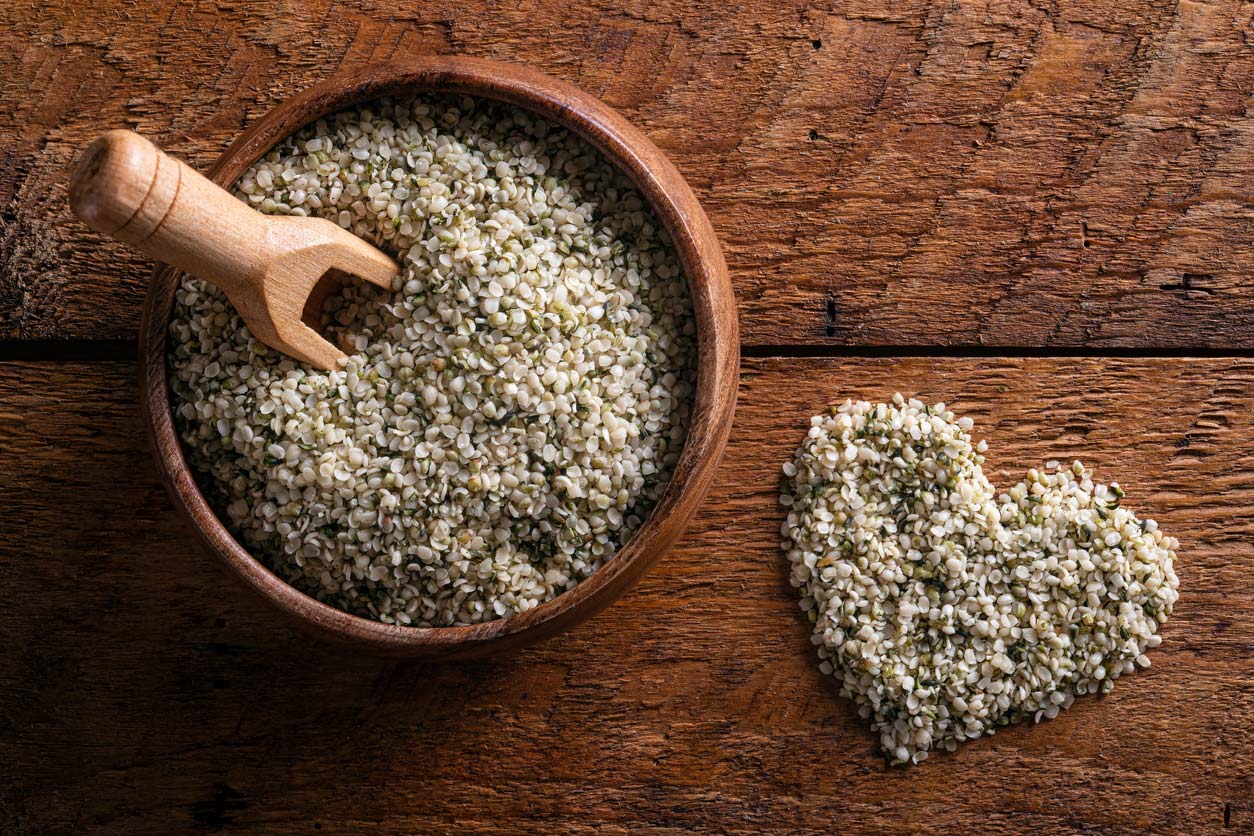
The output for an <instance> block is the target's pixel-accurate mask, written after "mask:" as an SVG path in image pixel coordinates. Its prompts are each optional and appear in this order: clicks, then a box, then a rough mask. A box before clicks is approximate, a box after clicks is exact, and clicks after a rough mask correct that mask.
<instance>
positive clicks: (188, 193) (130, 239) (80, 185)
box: [70, 130, 399, 369]
mask: <svg viewBox="0 0 1254 836" xmlns="http://www.w3.org/2000/svg"><path fill="white" fill-rule="evenodd" d="M70 208H72V209H73V210H74V214H76V215H78V216H79V217H80V218H82V219H83V221H84V222H85V223H86V224H87V225H88V226H90V227H91V228H92V229H94V230H96V231H97V232H102V233H104V234H105V235H108V236H111V237H113V238H116V239H117V240H119V241H121V242H123V243H125V244H129V245H130V246H132V247H134V248H135V249H137V250H139V251H140V252H142V253H144V254H145V255H149V256H152V257H153V258H155V259H158V260H160V261H164V262H166V263H167V264H170V265H172V266H174V267H176V268H178V269H180V270H183V271H184V272H187V273H190V274H191V275H193V276H196V277H197V278H201V279H204V280H205V281H207V282H211V283H212V284H215V285H217V286H218V287H219V288H221V289H222V290H223V292H225V293H226V295H227V298H229V299H230V300H231V303H232V304H233V305H234V306H235V309H236V310H237V311H239V314H240V316H241V317H243V319H244V322H245V324H247V325H248V328H249V330H250V331H252V333H253V335H254V336H255V337H256V338H257V339H259V340H261V341H262V342H263V343H265V344H266V345H268V346H270V347H271V348H273V349H276V350H278V351H282V352H283V353H284V354H289V355H291V356H292V357H295V358H297V359H298V360H303V361H305V362H306V363H309V364H310V365H313V366H318V367H320V368H323V369H334V368H336V367H337V366H338V364H339V363H340V361H342V360H343V359H344V354H343V352H341V351H340V350H339V349H337V348H336V347H335V346H334V345H332V344H331V343H329V342H327V340H325V339H323V337H322V336H321V335H319V334H318V332H316V331H314V330H313V328H311V327H309V325H308V324H306V322H305V320H304V314H305V311H306V305H307V303H308V302H309V301H310V295H311V294H312V293H313V292H314V290H315V288H318V287H319V283H320V282H322V279H323V278H324V277H326V276H327V275H328V274H329V273H336V272H343V273H351V274H353V275H356V276H360V277H361V278H363V279H365V280H366V281H368V282H371V283H372V284H376V285H378V286H379V287H383V288H388V289H391V288H392V281H393V279H395V278H396V276H397V273H398V272H399V271H398V269H397V266H396V263H395V262H393V261H392V259H390V258H388V257H387V256H386V255H384V254H383V253H381V252H379V251H378V250H377V249H375V248H374V247H372V246H370V245H369V244H367V243H366V242H365V241H363V240H361V239H360V238H358V237H357V236H356V235H353V234H352V233H351V232H348V231H347V230H345V229H341V228H340V227H339V226H337V225H336V224H334V223H332V222H331V221H328V220H324V219H322V218H300V217H290V216H274V215H263V214H261V213H260V212H257V211H254V210H253V209H250V208H249V206H248V204H246V203H244V202H242V201H240V200H238V199H237V198H235V197H234V196H232V195H231V194H229V193H228V192H227V191H226V190H224V189H222V188H221V187H219V186H217V185H216V184H214V183H212V182H210V181H209V180H208V179H206V178H205V177H203V176H202V175H200V174H199V173H197V172H196V171H195V170H193V169H192V168H191V167H189V166H188V165H186V164H185V163H182V162H179V161H178V160H176V159H174V158H173V157H170V156H168V155H166V154H165V153H163V152H162V151H161V150H160V149H158V148H157V147H156V146H155V145H153V144H152V143H151V142H149V141H148V140H146V139H144V138H143V137H142V136H140V135H139V134H137V133H134V132H132V131H121V130H119V131H109V132H108V133H107V134H105V135H104V136H102V137H100V138H99V139H97V140H96V141H95V142H93V143H92V144H91V145H89V146H88V147H87V150H86V151H84V152H83V155H82V157H80V158H79V161H78V165H77V166H76V168H75V170H74V175H73V177H71V178H70ZM326 284H327V283H326V282H322V287H321V288H320V290H321V289H324V288H325V287H326ZM322 300H325V295H324V296H323V297H322ZM322 300H316V301H322Z"/></svg>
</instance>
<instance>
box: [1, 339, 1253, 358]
mask: <svg viewBox="0 0 1254 836" xmlns="http://www.w3.org/2000/svg"><path fill="white" fill-rule="evenodd" d="M138 354H139V346H138V343H137V342H136V341H135V340H126V339H115V340H114V339H110V340H92V339H67V340H0V362H41V361H43V362H47V361H51V362H63V363H81V362H93V361H108V362H118V361H134V360H135V359H136V357H137V356H138ZM740 356H741V357H742V358H743V359H746V360H749V359H771V358H789V357H795V358H799V359H823V358H828V357H830V358H842V357H855V358H856V357H954V358H972V357H975V358H978V357H990V358H991V357H1128V358H1138V357H1143V358H1147V359H1154V358H1157V359H1189V358H1198V359H1216V360H1224V359H1240V358H1247V357H1254V348H1247V349H1242V348H1223V349H1214V348H1183V349H1177V348H1153V347H1140V348H1128V347H1124V346H1079V347H1077V346H1020V345H819V344H811V345H742V346H741V347H740Z"/></svg>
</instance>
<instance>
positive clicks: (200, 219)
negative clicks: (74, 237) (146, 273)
mask: <svg viewBox="0 0 1254 836" xmlns="http://www.w3.org/2000/svg"><path fill="white" fill-rule="evenodd" d="M70 208H71V209H73V211H74V214H76V215H78V217H79V218H81V219H82V220H83V222H84V223H86V224H87V225H88V226H90V227H91V228H92V229H94V230H96V231H97V232H100V233H103V234H105V235H108V236H110V237H112V238H115V239H117V240H118V241H121V242H122V243H124V244H129V245H130V246H132V247H134V248H135V249H137V250H139V251H140V252H142V253H144V254H145V255H148V256H151V257H152V258H155V259H157V260H158V261H164V262H165V263H167V264H169V265H171V266H173V267H176V268H178V269H180V270H182V271H184V272H187V273H191V274H192V275H194V276H196V277H198V278H201V279H205V280H206V281H209V282H212V283H213V284H216V285H217V286H218V287H220V288H222V289H223V290H225V291H226V292H227V294H228V295H230V294H231V293H232V291H233V290H235V289H237V288H239V287H240V285H241V284H249V283H252V282H254V281H256V280H257V279H258V278H259V276H260V273H261V270H262V268H263V262H264V259H265V252H266V250H267V247H266V243H267V230H268V228H269V219H268V218H267V217H266V216H264V215H262V214H261V213H259V212H255V211H253V210H252V209H250V208H249V207H248V206H247V205H246V204H244V203H243V202H241V201H240V200H238V199H236V198H235V197H233V196H232V195H231V194H230V193H229V192H227V191H226V190H225V189H223V188H221V187H220V186H218V185H217V184H215V183H213V182H212V181H210V180H209V179H208V178H206V177H204V176H203V175H201V174H200V173H198V172H197V171H195V170H194V169H193V168H191V167H190V166H188V165H186V164H185V163H183V162H180V161H179V160H176V159H174V158H173V157H171V156H169V155H168V154H166V153H165V152H163V151H162V150H161V149H159V148H157V146H155V145H153V144H152V143H151V142H149V141H148V140H147V139H145V138H144V137H142V136H140V135H139V134H137V133H135V132H134V131H126V130H114V131H109V132H108V133H106V134H104V135H103V136H101V137H99V138H98V139H96V140H95V141H94V142H92V143H91V145H89V146H88V147H87V149H86V150H85V151H83V154H82V156H81V157H79V160H78V164H77V165H76V167H75V169H74V173H73V175H72V176H71V178H70Z"/></svg>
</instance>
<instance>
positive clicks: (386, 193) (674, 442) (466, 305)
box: [170, 96, 696, 626]
mask: <svg viewBox="0 0 1254 836" xmlns="http://www.w3.org/2000/svg"><path fill="white" fill-rule="evenodd" d="M237 193H238V194H239V196H240V197H241V198H243V199H245V200H247V201H248V202H250V203H251V204H252V205H253V206H254V207H255V208H257V209H259V210H260V211H262V212H266V213H272V214H297V215H317V216H321V217H325V218H329V219H332V220H334V221H337V222H338V223H339V224H340V225H341V226H344V227H345V228H348V229H350V230H352V231H353V232H354V233H356V234H357V235H360V236H361V237H363V238H365V239H367V240H369V241H370V242H371V243H373V244H375V245H377V246H379V247H381V248H382V249H384V250H385V251H387V252H388V253H390V254H391V255H393V256H395V257H396V258H397V260H398V262H399V263H400V264H401V267H402V274H401V277H400V281H399V286H398V287H397V288H396V289H395V292H394V293H392V294H387V293H379V292H375V291H372V290H370V289H368V288H367V287H365V286H361V285H357V284H352V283H350V284H349V285H348V287H347V289H346V290H345V292H344V294H343V295H342V296H341V297H337V298H336V299H335V300H334V301H333V302H332V303H331V308H330V310H329V311H328V312H327V315H328V316H329V321H328V323H327V331H328V334H329V335H330V336H331V337H332V338H333V339H337V340H338V341H339V342H340V344H341V347H342V348H344V349H345V350H346V351H347V352H348V353H349V359H348V363H347V365H346V366H345V368H344V369H343V370H337V371H333V372H322V371H318V370H315V369H312V368H309V367H307V366H304V365H302V364H299V363H297V362H296V361H294V360H291V359H289V358H287V357H285V356H282V355H279V354H278V353H276V352H274V351H273V350H271V349H269V348H267V347H266V346H264V345H263V344H261V343H259V342H257V341H255V340H254V339H253V337H252V335H251V334H250V333H249V332H248V330H247V328H245V326H244V325H243V323H242V322H241V320H240V319H239V317H238V315H237V314H236V312H235V311H234V309H233V308H232V307H231V305H230V303H229V302H228V301H227V300H226V297H225V296H224V295H223V294H221V293H220V292H219V291H218V290H216V289H215V288H213V287H211V286H209V285H207V284H205V283H202V282H200V281H197V280H194V279H184V280H183V283H182V286H181V288H180V289H179V291H178V293H177V297H176V303H175V310H174V318H173V322H172V325H171V340H170V344H171V348H170V366H171V389H172V392H173V404H174V413H175V420H176V423H177V426H178V429H179V433H180V435H181V437H182V439H183V441H184V443H185V445H186V447H187V450H188V454H189V459H190V461H191V464H192V466H193V467H194V468H195V469H196V470H198V471H199V472H200V473H201V474H202V487H203V488H204V490H205V493H206V495H207V496H208V498H209V499H210V502H211V503H212V504H213V505H214V506H215V508H216V509H217V510H218V513H219V514H220V515H221V516H222V517H223V519H224V521H225V522H226V523H227V524H228V526H229V527H230V528H231V530H232V531H233V533H234V534H235V535H236V536H237V537H239V538H240V540H241V541H242V542H243V543H244V544H245V545H246V546H248V547H249V549H250V550H251V551H252V552H253V553H254V554H256V555H257V556H258V557H259V558H261V559H262V560H264V561H265V562H266V563H267V564H268V565H269V566H270V567H271V568H272V569H273V570H274V571H276V572H277V573H278V574H279V575H280V576H282V577H283V578H284V579H286V580H287V581H288V582H289V583H291V584H293V585H295V586H296V587H298V588H300V589H302V590H303V591H305V592H307V593H309V594H310V595H313V596H314V597H316V598H318V599H320V600H322V601H324V602H326V603H329V604H332V605H334V606H337V607H340V608H342V609H345V610H347V611H350V612H354V613H357V614H360V615H365V616H368V617H372V618H376V619H378V620H380V621H384V622H388V623H398V624H403V625H414V626H448V625H454V624H473V623H478V622H482V621H488V620H492V619H496V618H502V617H507V616H510V615H513V614H515V613H518V612H522V611H525V610H528V609H531V608H532V607H535V606H537V605H539V604H540V603H543V602H544V601H547V600H549V599H551V598H554V597H556V596H557V595H559V594H561V593H562V592H564V591H566V590H568V589H571V588H572V587H574V586H575V585H576V584H578V583H579V582H580V581H581V580H583V579H585V578H587V577H588V576H589V575H591V574H592V573H593V572H594V571H596V569H597V568H599V567H600V566H601V565H602V564H603V563H604V561H605V560H606V559H607V558H609V557H610V556H611V555H612V554H613V553H614V552H615V551H616V550H617V549H618V548H619V547H620V546H622V545H623V543H625V542H626V540H627V539H628V538H629V537H630V535H631V534H632V533H633V532H634V531H635V530H636V529H637V528H638V527H639V526H640V525H641V523H642V522H643V521H644V519H646V518H647V516H648V515H649V512H650V511H651V510H652V508H653V506H654V505H655V504H656V502H657V501H658V499H659V497H660V496H661V493H662V491H663V489H664V488H665V486H666V483H667V482H668V480H669V479H670V476H671V473H672V471H673V469H674V466H675V463H676V461H677V459H678V457H679V452H680V450H681V448H682V446H683V442H684V436H685V433H686V430H687V426H688V417H689V407H690V401H691V398H692V394H693V389H694V384H695V379H696V368H695V356H696V327H695V323H694V320H693V316H692V304H691V299H690V297H689V295H688V289H687V283H686V281H685V277H684V274H683V271H682V269H681V267H680V264H679V261H678V258H677V256H676V254H675V252H674V250H673V248H672V246H671V244H670V242H669V239H668V238H667V236H666V233H665V232H664V230H663V228H662V226H661V224H660V223H659V222H658V221H657V220H656V219H655V218H654V216H653V214H652V212H651V211H650V209H649V207H648V206H647V205H646V204H645V203H644V201H643V200H642V198H641V197H640V196H639V194H638V193H637V191H636V190H635V188H634V187H633V186H632V185H631V183H630V181H629V180H627V178H626V177H625V176H624V175H623V174H622V173H621V172H619V171H618V170H617V169H616V168H614V167H613V166H612V165H611V164H610V163H609V162H608V161H607V160H605V159H604V158H603V157H602V156H601V155H600V154H598V153H597V152H596V151H595V150H594V149H592V148H591V147H590V146H589V145H587V144H586V143H585V142H583V141H582V140H581V139H579V138H578V137H576V136H575V135H573V134H572V133H570V132H569V131H567V130H566V129H565V128H562V127H559V126H556V125H553V124H552V123H549V122H546V121H545V120H543V119H542V118H540V117H537V116H534V115H532V114H530V113H528V112H526V111H523V110H520V109H517V108H514V107H511V106H507V105H504V104H501V103H496V102H491V101H486V100H477V99H464V98H463V99H452V98H447V97H433V96H419V97H412V98H400V99H394V100H393V99H384V100H380V101H378V102H375V103H372V104H370V105H368V106H365V107H363V108H360V109H353V110H347V111H343V112H340V113H337V114H335V115H333V116H331V117H328V118H327V119H324V120H321V121H319V122H317V123H316V124H314V125H312V126H311V127H309V128H306V129H305V130H302V131H301V132H300V133H298V134H296V135H295V136H293V137H290V138H289V139H287V140H286V141H284V142H283V143H281V144H280V145H279V146H278V147H277V148H275V149H274V150H273V151H272V152H271V153H270V154H269V155H267V156H266V157H265V158H264V159H263V160H261V161H260V162H259V163H257V164H256V165H255V166H253V167H252V168H251V169H249V170H248V171H247V172H245V174H244V175H243V176H242V177H241V179H240V180H239V182H238V184H237Z"/></svg>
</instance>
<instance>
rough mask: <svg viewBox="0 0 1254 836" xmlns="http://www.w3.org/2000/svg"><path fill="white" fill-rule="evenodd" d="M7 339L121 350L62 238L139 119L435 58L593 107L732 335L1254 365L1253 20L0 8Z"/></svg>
mask: <svg viewBox="0 0 1254 836" xmlns="http://www.w3.org/2000/svg"><path fill="white" fill-rule="evenodd" d="M0 32H3V33H4V34H5V39H6V44H7V45H10V48H8V49H4V50H0V114H4V115H0V212H2V213H3V218H4V222H5V228H4V232H3V236H0V301H3V305H0V335H3V336H6V337H9V338H19V339H39V338H61V337H67V336H70V337H77V338H84V339H87V338H114V339H123V338H130V337H132V336H133V335H134V334H135V330H136V327H137V322H138V319H137V316H138V311H139V302H140V298H141V296H142V292H143V286H144V283H145V280H146V278H147V274H148V265H147V264H146V263H145V262H143V261H142V260H141V259H139V258H137V257H135V256H133V255H130V254H128V253H126V252H124V251H123V250H122V249H121V248H119V247H117V246H103V247H102V246H101V239H100V238H99V237H98V236H96V235H94V234H92V233H89V232H87V231H86V230H85V229H84V228H83V227H82V226H81V225H79V224H76V223H72V222H71V220H70V216H69V214H68V210H67V209H66V205H65V199H64V197H65V195H64V183H65V179H66V171H67V167H68V166H69V164H70V162H71V161H72V159H73V158H74V156H75V155H76V153H77V152H78V151H79V150H80V149H81V148H82V146H83V145H84V144H85V143H86V142H87V141H89V140H90V139H91V138H92V137H94V136H95V135H96V134H98V133H99V132H100V130H101V128H102V127H130V128H134V129H136V130H138V131H139V132H141V133H144V134H145V135H147V136H151V137H153V138H154V139H156V140H157V141H158V144H160V145H161V146H162V147H163V148H168V149H170V150H172V151H174V152H176V153H179V154H182V155H183V156H184V158H185V159H189V160H190V161H192V162H193V163H194V164H196V165H199V166H201V167H204V166H206V165H207V164H208V163H209V162H211V161H212V160H213V158H214V157H215V156H216V155H217V154H218V153H219V152H221V151H222V150H223V149H224V148H225V147H226V146H227V145H228V144H229V142H230V141H231V140H232V139H233V138H234V137H235V136H236V135H237V134H238V133H239V131H240V129H241V128H242V127H243V126H245V125H247V124H248V123H249V122H250V121H252V120H254V119H256V118H257V117H258V116H260V115H261V114H262V113H264V112H265V111H266V110H268V109H269V108H270V107H271V106H273V105H274V104H275V103H276V102H277V101H279V100H281V99H282V98H283V97H285V96H287V95H290V94H291V93H293V92H295V91H297V90H299V89H301V88H303V87H306V86H308V85H309V84H311V83H313V82H314V81H317V80H320V79H323V78H326V77H328V76H330V75H333V74H335V73H336V72H339V71H342V70H344V69H347V68H350V67H355V66H360V65H362V64H364V63H366V62H370V61H379V60H385V59H390V58H403V57H406V56H412V55H418V54H423V53H429V52H438V53H448V52H456V53H463V54H469V55H482V56H486V57H492V58H499V59H504V60H512V61H520V62H524V63H528V64H531V65H533V66H535V67H537V68H538V69H541V70H544V71H546V72H549V73H552V74H553V75H556V76H557V77H559V78H563V79H565V80H567V81H570V82H573V83H574V84H576V85H578V86H579V87H582V88H583V89H585V90H587V91H589V92H591V93H593V94H595V95H598V96H601V97H602V98H604V100H605V101H606V102H608V103H609V104H611V105H613V106H614V107H617V108H619V109H620V110H621V111H622V112H623V113H624V114H625V115H627V116H628V118H630V119H631V120H632V121H633V122H635V123H636V124H637V125H639V126H640V127H642V128H643V129H644V130H645V131H646V133H648V134H649V135H650V137H651V138H652V139H653V140H654V141H655V142H657V143H658V144H659V145H660V146H661V147H662V149H663V150H664V151H666V152H668V153H669V154H670V155H671V157H672V158H673V159H674V161H675V162H676V164H677V165H678V167H679V168H680V170H681V171H682V172H683V173H684V175H685V176H686V177H688V179H689V180H690V182H691V183H692V185H693V187H694V188H695V189H696V191H697V194H698V196H699V197H700V198H701V199H702V201H703V203H704V205H705V206H706V209H707V211H708V212H709V213H710V216H711V218H712V220H713V221H714V225H715V227H716V228H717V229H718V231H719V233H720V234H721V236H722V238H723V241H724V244H725V247H726V250H727V256H728V261H729V264H730V267H731V269H732V273H733V276H734V278H735V280H736V283H737V289H738V291H739V294H740V306H741V316H742V326H743V329H744V333H745V341H746V343H747V344H749V345H764V346H765V345H778V344H805V343H811V342H815V341H820V342H830V343H833V344H860V345H866V344H882V345H894V344H903V343H908V344H914V345H978V344H987V345H1021V346H1044V345H1050V346H1127V347H1135V346H1157V347H1161V346H1173V347H1231V346H1241V347H1244V348H1254V327H1252V326H1254V285H1251V283H1250V282H1248V281H1246V277H1247V276H1248V275H1250V274H1251V273H1254V206H1252V205H1251V201H1252V200H1254V123H1252V122H1251V120H1250V119H1249V118H1248V117H1247V108H1248V107H1249V98H1250V95H1251V94H1252V93H1254V89H1252V88H1254V22H1252V21H1251V13H1250V9H1249V6H1248V4H1242V3H1237V2H1228V1H1227V0H1221V1H1220V2H1214V3H1199V2H1193V0H1180V2H1173V1H1172V0H1057V2H1050V3H1037V2H1032V0H983V2H960V3H959V2H945V3H939V4H938V3H932V2H923V0H906V1H905V2H891V3H890V2H887V0H835V1H834V2H832V0H828V2H822V3H813V2H810V0H785V2H772V3H743V4H736V5H734V6H732V7H730V8H729V7H728V4H724V3H704V2H695V0H693V1H692V2H678V0H666V2H659V3H649V4H618V3H615V2H612V0H547V1H546V2H544V3H540V4H535V3H497V2H487V0H473V2H464V3H452V4H437V5H433V6H425V5H423V4H406V3H397V2H395V0H390V2H383V0H378V2H373V0H351V1H350V2H337V0H308V2H300V3H283V4H280V5H278V6H275V5H274V4H271V3H251V4H250V3H214V2H178V1H177V0H163V1H162V2H133V0H132V1H131V2H127V0H84V2H73V3H71V2H66V0H61V2H54V3H52V4H47V3H45V2H43V0H8V1H7V2H5V3H3V4H0Z"/></svg>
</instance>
